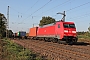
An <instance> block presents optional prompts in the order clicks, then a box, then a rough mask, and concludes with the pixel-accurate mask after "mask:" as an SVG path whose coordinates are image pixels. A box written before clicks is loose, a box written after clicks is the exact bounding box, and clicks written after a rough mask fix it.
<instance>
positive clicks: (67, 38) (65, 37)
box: [29, 21, 78, 44]
mask: <svg viewBox="0 0 90 60" xmlns="http://www.w3.org/2000/svg"><path fill="white" fill-rule="evenodd" d="M29 36H30V37H32V38H33V39H40V38H41V39H43V40H45V41H53V42H58V43H63V42H64V43H68V44H72V43H75V42H77V40H78V39H77V33H76V27H75V24H74V22H63V21H57V22H55V23H52V24H49V25H44V26H40V27H33V28H30V32H29Z"/></svg>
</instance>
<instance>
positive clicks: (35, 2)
mask: <svg viewBox="0 0 90 60" xmlns="http://www.w3.org/2000/svg"><path fill="white" fill-rule="evenodd" d="M39 1H40V0H37V1H36V2H35V3H34V4H33V5H32V6H31V7H30V8H29V9H27V10H26V11H25V13H26V12H28V11H29V10H30V9H32V8H33V7H34V6H35V5H36V4H37V3H38V2H39Z"/></svg>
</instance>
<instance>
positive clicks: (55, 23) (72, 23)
mask: <svg viewBox="0 0 90 60" xmlns="http://www.w3.org/2000/svg"><path fill="white" fill-rule="evenodd" d="M59 22H62V23H67V24H74V22H63V21H56V22H55V23H51V24H47V25H44V26H40V27H41V28H42V27H47V26H52V25H55V24H56V23H59Z"/></svg>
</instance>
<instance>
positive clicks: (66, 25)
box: [64, 24, 75, 28]
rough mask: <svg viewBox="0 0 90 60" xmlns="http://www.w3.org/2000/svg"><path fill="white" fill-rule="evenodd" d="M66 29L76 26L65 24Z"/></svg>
mask: <svg viewBox="0 0 90 60" xmlns="http://www.w3.org/2000/svg"><path fill="white" fill-rule="evenodd" d="M64 28H75V24H64Z"/></svg>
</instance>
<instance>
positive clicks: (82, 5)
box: [66, 2, 90, 12]
mask: <svg viewBox="0 0 90 60" xmlns="http://www.w3.org/2000/svg"><path fill="white" fill-rule="evenodd" d="M89 3H90V2H87V3H84V4H81V5H79V6H76V7H73V8H70V9H68V10H66V12H68V11H71V10H73V9H76V8H79V7H82V6H84V5H87V4H89Z"/></svg>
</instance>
